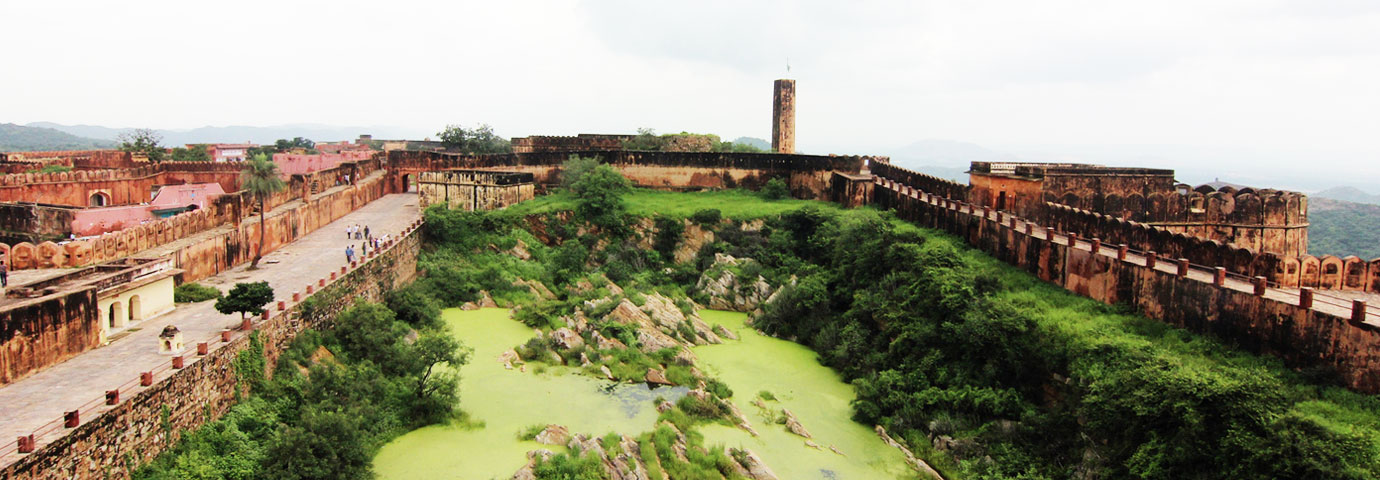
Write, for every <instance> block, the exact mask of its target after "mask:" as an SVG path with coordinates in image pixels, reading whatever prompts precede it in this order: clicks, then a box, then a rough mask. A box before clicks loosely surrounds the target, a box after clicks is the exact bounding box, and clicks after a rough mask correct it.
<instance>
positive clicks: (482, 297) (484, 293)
mask: <svg viewBox="0 0 1380 480" xmlns="http://www.w3.org/2000/svg"><path fill="white" fill-rule="evenodd" d="M475 303H476V304H478V305H479V308H498V304H497V303H494V297H490V296H489V291H488V290H481V291H480V292H479V301H477V302H475Z"/></svg>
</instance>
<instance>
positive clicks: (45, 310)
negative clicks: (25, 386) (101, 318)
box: [0, 287, 101, 385]
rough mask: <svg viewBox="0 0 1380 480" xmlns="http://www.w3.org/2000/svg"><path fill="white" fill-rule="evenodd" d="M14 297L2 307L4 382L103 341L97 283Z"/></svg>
mask: <svg viewBox="0 0 1380 480" xmlns="http://www.w3.org/2000/svg"><path fill="white" fill-rule="evenodd" d="M11 301H12V302H14V303H13V304H10V305H6V306H5V309H4V310H0V385H3V384H7V383H10V382H13V381H14V380H16V379H18V378H20V377H22V376H24V375H27V374H29V373H32V372H34V371H36V370H38V369H40V368H43V367H45V366H48V365H53V364H55V363H58V362H61V361H63V360H67V359H69V358H72V357H74V356H76V355H77V354H80V353H81V352H85V351H87V350H90V349H92V348H96V347H97V346H100V344H101V327H100V324H99V323H97V322H98V319H97V317H98V315H97V312H98V311H99V309H98V308H97V304H96V303H97V302H96V288H95V287H86V288H82V289H79V290H76V291H72V292H62V293H61V294H56V295H47V296H43V297H39V298H33V299H23V300H11Z"/></svg>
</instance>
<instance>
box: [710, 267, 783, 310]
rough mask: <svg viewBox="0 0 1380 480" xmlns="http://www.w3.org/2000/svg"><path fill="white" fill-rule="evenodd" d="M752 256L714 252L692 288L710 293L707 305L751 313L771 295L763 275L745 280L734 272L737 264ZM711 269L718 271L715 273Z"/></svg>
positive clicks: (770, 289)
mask: <svg viewBox="0 0 1380 480" xmlns="http://www.w3.org/2000/svg"><path fill="white" fill-rule="evenodd" d="M750 261H752V260H751V259H738V258H734V257H733V256H732V255H725V254H722V253H716V254H714V264H713V265H712V266H710V267H709V269H708V270H706V271H705V272H704V273H703V274H701V275H700V279H699V281H698V282H696V283H695V289H696V290H699V291H700V292H703V293H704V294H705V295H708V296H709V308H713V309H717V310H733V311H735V312H750V311H752V310H755V309H757V307H758V305H761V304H762V302H763V301H765V300H766V299H767V298H769V297H770V296H771V294H772V288H771V285H770V284H768V283H767V281H766V279H765V278H762V276H761V275H758V276H757V278H754V279H750V280H744V279H740V278H738V276H737V275H736V274H734V273H733V269H732V268H731V267H736V266H739V265H742V264H745V263H747V262H750ZM714 272H719V273H718V275H717V276H715V275H713V274H714Z"/></svg>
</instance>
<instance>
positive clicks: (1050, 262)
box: [872, 168, 1380, 393]
mask: <svg viewBox="0 0 1380 480" xmlns="http://www.w3.org/2000/svg"><path fill="white" fill-rule="evenodd" d="M874 171H876V169H875V168H874ZM872 200H873V204H874V205H875V206H877V207H879V208H884V209H894V210H895V211H896V213H897V215H898V216H900V217H901V218H903V219H906V220H910V221H913V222H916V223H917V224H919V225H921V226H926V227H931V228H936V229H940V230H944V231H947V232H949V233H952V234H954V235H957V236H959V237H961V238H962V239H964V240H965V241H966V242H967V243H969V244H970V245H973V246H974V247H976V248H978V249H981V250H983V251H985V252H987V253H988V254H990V255H992V256H994V257H996V258H998V259H1001V260H1002V261H1005V262H1007V263H1010V264H1012V265H1015V266H1017V267H1019V268H1022V269H1024V270H1026V271H1028V272H1030V273H1032V274H1034V275H1036V276H1037V277H1039V278H1040V279H1042V280H1044V281H1047V282H1050V283H1054V284H1056V285H1059V286H1061V287H1064V288H1065V289H1068V290H1069V291H1072V292H1074V293H1077V294H1079V295H1082V296H1085V297H1088V298H1092V299H1095V300H1098V301H1102V302H1105V303H1111V304H1116V303H1122V304H1129V305H1132V306H1134V307H1135V308H1136V310H1137V311H1139V312H1141V313H1142V314H1144V315H1146V316H1148V317H1150V318H1154V319H1157V320H1161V321H1165V322H1167V323H1170V324H1173V325H1176V326H1180V327H1183V328H1186V329H1189V330H1192V331H1195V332H1198V333H1204V334H1211V335H1214V336H1217V337H1218V338H1222V339H1224V340H1226V341H1228V342H1232V343H1236V344H1238V345H1241V346H1242V347H1243V348H1245V349H1246V350H1248V351H1252V352H1255V353H1261V354H1271V355H1275V356H1278V357H1280V358H1282V359H1283V360H1284V361H1285V363H1286V364H1288V365H1291V366H1295V367H1314V366H1322V367H1327V368H1330V369H1334V370H1335V371H1336V372H1338V373H1339V375H1340V377H1341V378H1342V379H1343V381H1344V382H1345V384H1346V385H1347V386H1348V387H1349V388H1351V389H1353V390H1357V391H1360V392H1365V393H1380V327H1377V325H1380V317H1377V316H1376V315H1364V316H1358V315H1356V313H1355V312H1356V311H1355V310H1353V309H1352V308H1351V306H1350V305H1336V304H1332V305H1329V304H1324V302H1323V301H1322V300H1321V299H1319V300H1318V301H1316V302H1314V303H1312V304H1311V305H1305V301H1304V300H1303V299H1302V298H1301V297H1300V296H1299V295H1300V294H1299V293H1297V292H1289V291H1281V290H1268V289H1265V288H1264V287H1263V285H1262V287H1261V288H1260V290H1259V291H1260V292H1261V293H1260V294H1257V293H1256V287H1255V285H1253V284H1252V283H1250V282H1249V281H1248V280H1247V279H1243V278H1239V277H1227V276H1225V274H1223V275H1224V276H1223V280H1222V283H1221V284H1218V283H1217V280H1216V279H1215V275H1216V273H1215V272H1213V271H1212V270H1208V269H1203V268H1198V267H1188V268H1184V269H1183V270H1182V271H1180V270H1179V265H1178V261H1177V259H1175V258H1174V257H1160V258H1158V260H1157V261H1156V262H1155V263H1154V264H1150V263H1149V262H1148V258H1147V257H1148V255H1143V254H1141V253H1138V252H1133V253H1131V254H1128V256H1127V257H1126V259H1125V260H1123V259H1120V258H1119V253H1118V252H1117V249H1116V247H1115V246H1113V245H1110V244H1108V243H1101V247H1099V248H1098V250H1097V251H1096V252H1094V251H1093V250H1092V248H1093V246H1092V244H1091V242H1090V241H1089V236H1088V235H1087V234H1085V233H1084V232H1087V231H1089V230H1088V229H1090V228H1091V227H1088V226H1087V225H1089V224H1084V225H1083V228H1085V230H1084V231H1080V232H1078V234H1079V235H1077V236H1076V237H1071V236H1070V235H1068V234H1067V233H1064V232H1062V231H1060V230H1058V229H1054V226H1053V225H1036V224H1034V223H1032V222H1028V221H1026V219H1022V218H1016V217H1014V216H1012V215H1009V214H1006V215H1003V214H1001V213H998V212H995V211H987V210H984V209H983V208H982V207H978V206H975V205H971V204H967V203H965V202H964V201H962V200H952V199H948V198H944V197H943V196H941V195H935V194H931V193H928V192H926V191H924V190H923V189H920V188H917V187H915V186H912V185H906V184H905V183H903V182H900V181H898V180H895V179H891V178H879V179H878V184H877V185H876V186H874V189H873V199H872ZM1065 212H1067V213H1069V214H1070V217H1071V218H1072V217H1078V218H1082V219H1084V220H1087V221H1096V220H1099V219H1100V220H1107V217H1105V216H1100V217H1099V216H1096V215H1089V214H1087V213H1086V212H1076V211H1074V209H1067V210H1065ZM1116 221H1121V220H1120V219H1116ZM1013 222H1014V223H1013ZM1027 225H1029V228H1030V229H1029V230H1026V229H1027ZM1047 228H1050V229H1053V231H1052V232H1050V231H1047V230H1046V229H1047ZM1135 228H1141V227H1134V228H1132V229H1130V230H1131V231H1134V230H1135ZM1126 230H1128V229H1126V228H1124V227H1122V226H1121V224H1117V226H1115V227H1111V228H1110V229H1109V230H1107V231H1108V232H1110V233H1117V232H1123V231H1126ZM1146 230H1150V232H1147V233H1146V235H1150V236H1149V237H1143V238H1144V239H1146V241H1157V242H1164V243H1158V244H1156V245H1166V244H1170V243H1172V242H1174V241H1176V240H1167V239H1164V238H1159V239H1156V237H1154V235H1162V233H1154V232H1156V231H1155V230H1153V229H1148V228H1147V229H1146ZM1171 235H1172V234H1171ZM1188 238H1191V237H1188ZM1138 239H1139V238H1137V237H1134V236H1132V237H1127V240H1126V241H1131V242H1134V241H1137V240H1138ZM1071 240H1072V242H1071ZM1185 241H1186V240H1185ZM1071 243H1073V244H1076V246H1070V244H1071ZM1190 245H1191V243H1183V244H1182V248H1184V249H1185V250H1184V251H1183V252H1184V253H1183V254H1193V252H1194V251H1193V250H1192V249H1191V248H1190ZM1200 247H1201V248H1205V249H1206V251H1211V252H1217V254H1220V255H1224V257H1222V258H1221V261H1222V262H1225V263H1226V264H1227V265H1230V266H1232V267H1233V268H1238V269H1247V270H1250V269H1254V268H1257V266H1255V265H1253V263H1254V262H1253V261H1252V260H1251V259H1250V258H1240V259H1238V258H1233V257H1232V255H1234V254H1233V253H1230V252H1232V250H1230V247H1223V246H1206V247H1203V246H1202V245H1200ZM1248 253H1249V252H1248ZM1238 254H1239V253H1238ZM1341 263H1342V267H1339V268H1344V267H1345V265H1347V263H1345V262H1341ZM1360 263H1362V262H1359V261H1357V262H1353V264H1357V265H1359V264H1360ZM1214 266H1215V265H1214ZM1186 267H1187V266H1186ZM1358 268H1359V267H1358ZM1250 271H1252V273H1254V270H1250ZM1181 272H1183V274H1180V273H1181ZM1261 280H1262V281H1263V279H1261Z"/></svg>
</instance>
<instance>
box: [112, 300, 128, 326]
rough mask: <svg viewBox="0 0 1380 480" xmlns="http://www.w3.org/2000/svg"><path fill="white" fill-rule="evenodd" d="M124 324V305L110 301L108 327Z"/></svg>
mask: <svg viewBox="0 0 1380 480" xmlns="http://www.w3.org/2000/svg"><path fill="white" fill-rule="evenodd" d="M123 326H125V307H124V305H121V304H120V302H110V328H120V327H123Z"/></svg>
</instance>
